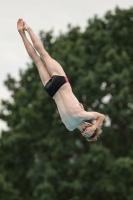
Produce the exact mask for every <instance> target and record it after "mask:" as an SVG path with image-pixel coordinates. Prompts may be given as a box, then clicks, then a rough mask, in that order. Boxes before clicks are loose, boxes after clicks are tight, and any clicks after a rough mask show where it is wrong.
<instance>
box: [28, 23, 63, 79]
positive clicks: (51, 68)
mask: <svg viewBox="0 0 133 200" xmlns="http://www.w3.org/2000/svg"><path fill="white" fill-rule="evenodd" d="M24 29H25V30H26V31H27V32H28V33H29V35H30V38H31V40H32V42H33V46H34V47H35V49H36V50H37V52H38V53H39V54H40V57H41V59H42V62H43V63H44V65H45V66H46V68H47V70H48V72H49V74H50V75H51V76H53V75H60V76H66V74H65V72H64V70H63V68H62V66H61V65H60V64H59V63H58V62H57V61H56V60H54V59H53V58H51V56H50V55H49V54H48V52H47V51H46V50H45V49H44V47H43V45H42V43H41V42H40V40H39V39H38V38H37V36H36V35H35V33H34V32H33V30H32V29H31V28H30V27H29V26H28V25H27V24H26V22H24Z"/></svg>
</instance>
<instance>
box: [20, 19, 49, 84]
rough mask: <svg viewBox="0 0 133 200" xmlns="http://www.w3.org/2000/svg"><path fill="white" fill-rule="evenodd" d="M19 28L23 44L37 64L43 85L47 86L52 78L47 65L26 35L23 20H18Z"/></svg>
mask: <svg viewBox="0 0 133 200" xmlns="http://www.w3.org/2000/svg"><path fill="white" fill-rule="evenodd" d="M17 28H18V31H19V33H20V35H21V38H22V40H23V43H24V45H25V48H26V50H27V53H28V54H29V56H30V57H31V58H32V60H33V61H34V62H35V64H36V66H37V68H38V71H39V74H40V77H41V80H42V82H43V84H44V85H45V84H46V83H47V82H48V81H49V80H50V79H51V76H50V74H49V73H48V71H47V69H46V67H45V65H44V64H43V62H42V60H41V58H40V57H39V56H38V55H37V53H36V51H35V49H34V47H33V46H32V45H31V44H30V42H29V41H28V39H27V37H26V34H25V32H24V30H23V20H22V19H19V20H18V23H17Z"/></svg>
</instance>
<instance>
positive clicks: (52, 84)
mask: <svg viewBox="0 0 133 200" xmlns="http://www.w3.org/2000/svg"><path fill="white" fill-rule="evenodd" d="M67 82H69V80H68V78H67V77H66V76H58V75H54V76H52V78H51V79H50V80H49V81H48V82H47V83H46V85H45V87H44V88H45V90H46V92H47V93H48V94H49V96H50V97H53V96H54V95H55V93H56V92H57V91H58V90H59V88H60V87H61V86H62V85H64V84H65V83H67Z"/></svg>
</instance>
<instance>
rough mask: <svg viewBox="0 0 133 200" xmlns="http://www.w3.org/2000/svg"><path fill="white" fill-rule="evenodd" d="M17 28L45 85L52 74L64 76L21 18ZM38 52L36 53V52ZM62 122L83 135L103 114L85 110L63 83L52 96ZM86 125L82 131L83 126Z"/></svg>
mask: <svg viewBox="0 0 133 200" xmlns="http://www.w3.org/2000/svg"><path fill="white" fill-rule="evenodd" d="M17 29H18V31H19V33H20V35H21V38H22V40H23V43H24V45H25V48H26V50H27V53H28V54H29V56H30V57H31V58H32V60H33V61H34V63H35V64H36V66H37V69H38V71H39V75H40V78H41V80H42V82H43V85H44V86H45V85H46V83H47V82H48V81H49V80H50V79H51V78H52V76H53V75H59V76H66V74H65V72H64V70H63V68H62V66H61V65H60V64H59V63H58V62H57V61H56V60H54V59H53V58H51V56H50V55H49V54H48V52H47V51H46V50H45V49H44V47H43V45H42V43H41V42H40V40H39V39H38V38H37V36H36V35H35V34H34V32H33V30H32V29H31V28H30V27H29V26H28V25H27V23H26V22H24V21H23V19H19V20H18V22H17ZM25 31H26V32H27V33H28V34H29V36H30V38H31V41H32V43H33V45H32V44H31V43H30V42H29V41H28V39H27V37H26V34H25ZM37 52H38V54H39V55H38V54H37ZM53 99H54V101H55V103H56V105H57V108H58V111H59V114H60V117H61V119H62V122H63V123H64V125H65V126H66V128H67V129H68V130H69V131H73V130H74V129H76V128H77V129H79V130H80V131H81V132H82V135H83V136H84V134H85V133H89V134H91V133H93V132H94V131H95V130H96V128H97V127H98V126H99V125H100V124H101V123H102V121H103V120H104V118H105V117H104V115H103V114H101V113H98V112H87V111H85V110H84V107H83V105H82V104H81V103H79V101H78V99H77V98H76V97H75V95H74V94H73V92H72V88H71V85H70V83H65V84H64V85H62V86H61V87H60V89H59V90H58V91H57V92H56V94H55V95H54V97H53ZM91 119H95V120H96V122H95V123H94V124H93V125H92V124H90V123H88V122H85V121H84V120H91ZM86 126H87V127H88V128H87V129H86V130H85V131H84V132H83V130H84V128H85V127H86Z"/></svg>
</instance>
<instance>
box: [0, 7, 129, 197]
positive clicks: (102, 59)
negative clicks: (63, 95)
mask: <svg viewBox="0 0 133 200" xmlns="http://www.w3.org/2000/svg"><path fill="white" fill-rule="evenodd" d="M132 35H133V8H131V9H129V10H121V9H119V8H116V9H115V12H111V11H109V12H107V13H106V14H105V16H104V18H103V19H100V18H98V17H97V16H95V17H94V18H93V19H90V20H89V21H88V24H87V27H86V29H85V30H84V31H83V32H81V31H80V28H79V27H71V25H69V26H68V31H67V33H65V34H60V35H59V36H58V37H57V38H54V36H53V33H52V32H51V31H50V32H47V33H45V32H44V31H41V32H40V38H41V40H42V42H43V44H44V46H45V48H46V50H47V51H48V52H49V53H50V54H51V56H52V57H53V58H55V59H56V60H57V61H58V62H59V63H60V64H61V65H62V66H63V68H64V70H65V71H66V73H67V76H68V77H69V79H70V83H71V85H72V88H73V92H74V94H75V95H76V96H77V98H78V99H79V101H80V102H81V103H83V105H84V107H85V109H86V110H88V111H89V110H94V111H97V112H101V113H104V114H105V115H106V119H105V122H104V124H103V131H102V134H101V138H100V139H99V140H98V141H97V142H95V143H88V142H87V141H86V140H85V139H84V138H83V137H82V136H81V134H80V133H79V132H78V131H77V130H75V131H74V132H69V131H68V130H66V128H65V126H64V125H63V124H62V122H61V119H60V117H59V114H58V111H57V108H56V106H55V103H54V101H53V100H52V99H50V98H49V97H48V95H47V94H46V93H45V91H44V87H43V85H42V83H41V81H40V78H39V76H38V72H37V69H36V66H35V64H34V63H32V62H31V64H29V65H28V67H27V70H25V71H20V79H19V81H17V80H15V79H14V78H12V77H11V76H10V75H8V77H7V80H6V81H5V85H6V87H7V88H8V90H9V91H10V92H11V93H12V101H9V100H7V101H5V100H3V101H2V108H1V111H0V117H1V119H3V120H4V121H5V122H6V123H7V125H8V127H9V130H8V131H3V132H2V137H1V139H0V142H1V146H0V149H1V150H0V158H1V159H0V186H1V187H0V199H2V200H8V199H10V200H16V199H17V200H31V199H32V200H37V199H39V200H50V199H55V200H56V199H60V200H68V199H69V200H81V199H83V198H84V199H85V200H92V199H93V200H94V199H102V200H107V199H110V200H116V199H117V200H125V199H127V200H131V199H133V187H132V185H133V170H132V169H133V159H132V156H133V148H132V140H133V135H132V131H133V99H132V96H133V78H132V77H133V39H132Z"/></svg>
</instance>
